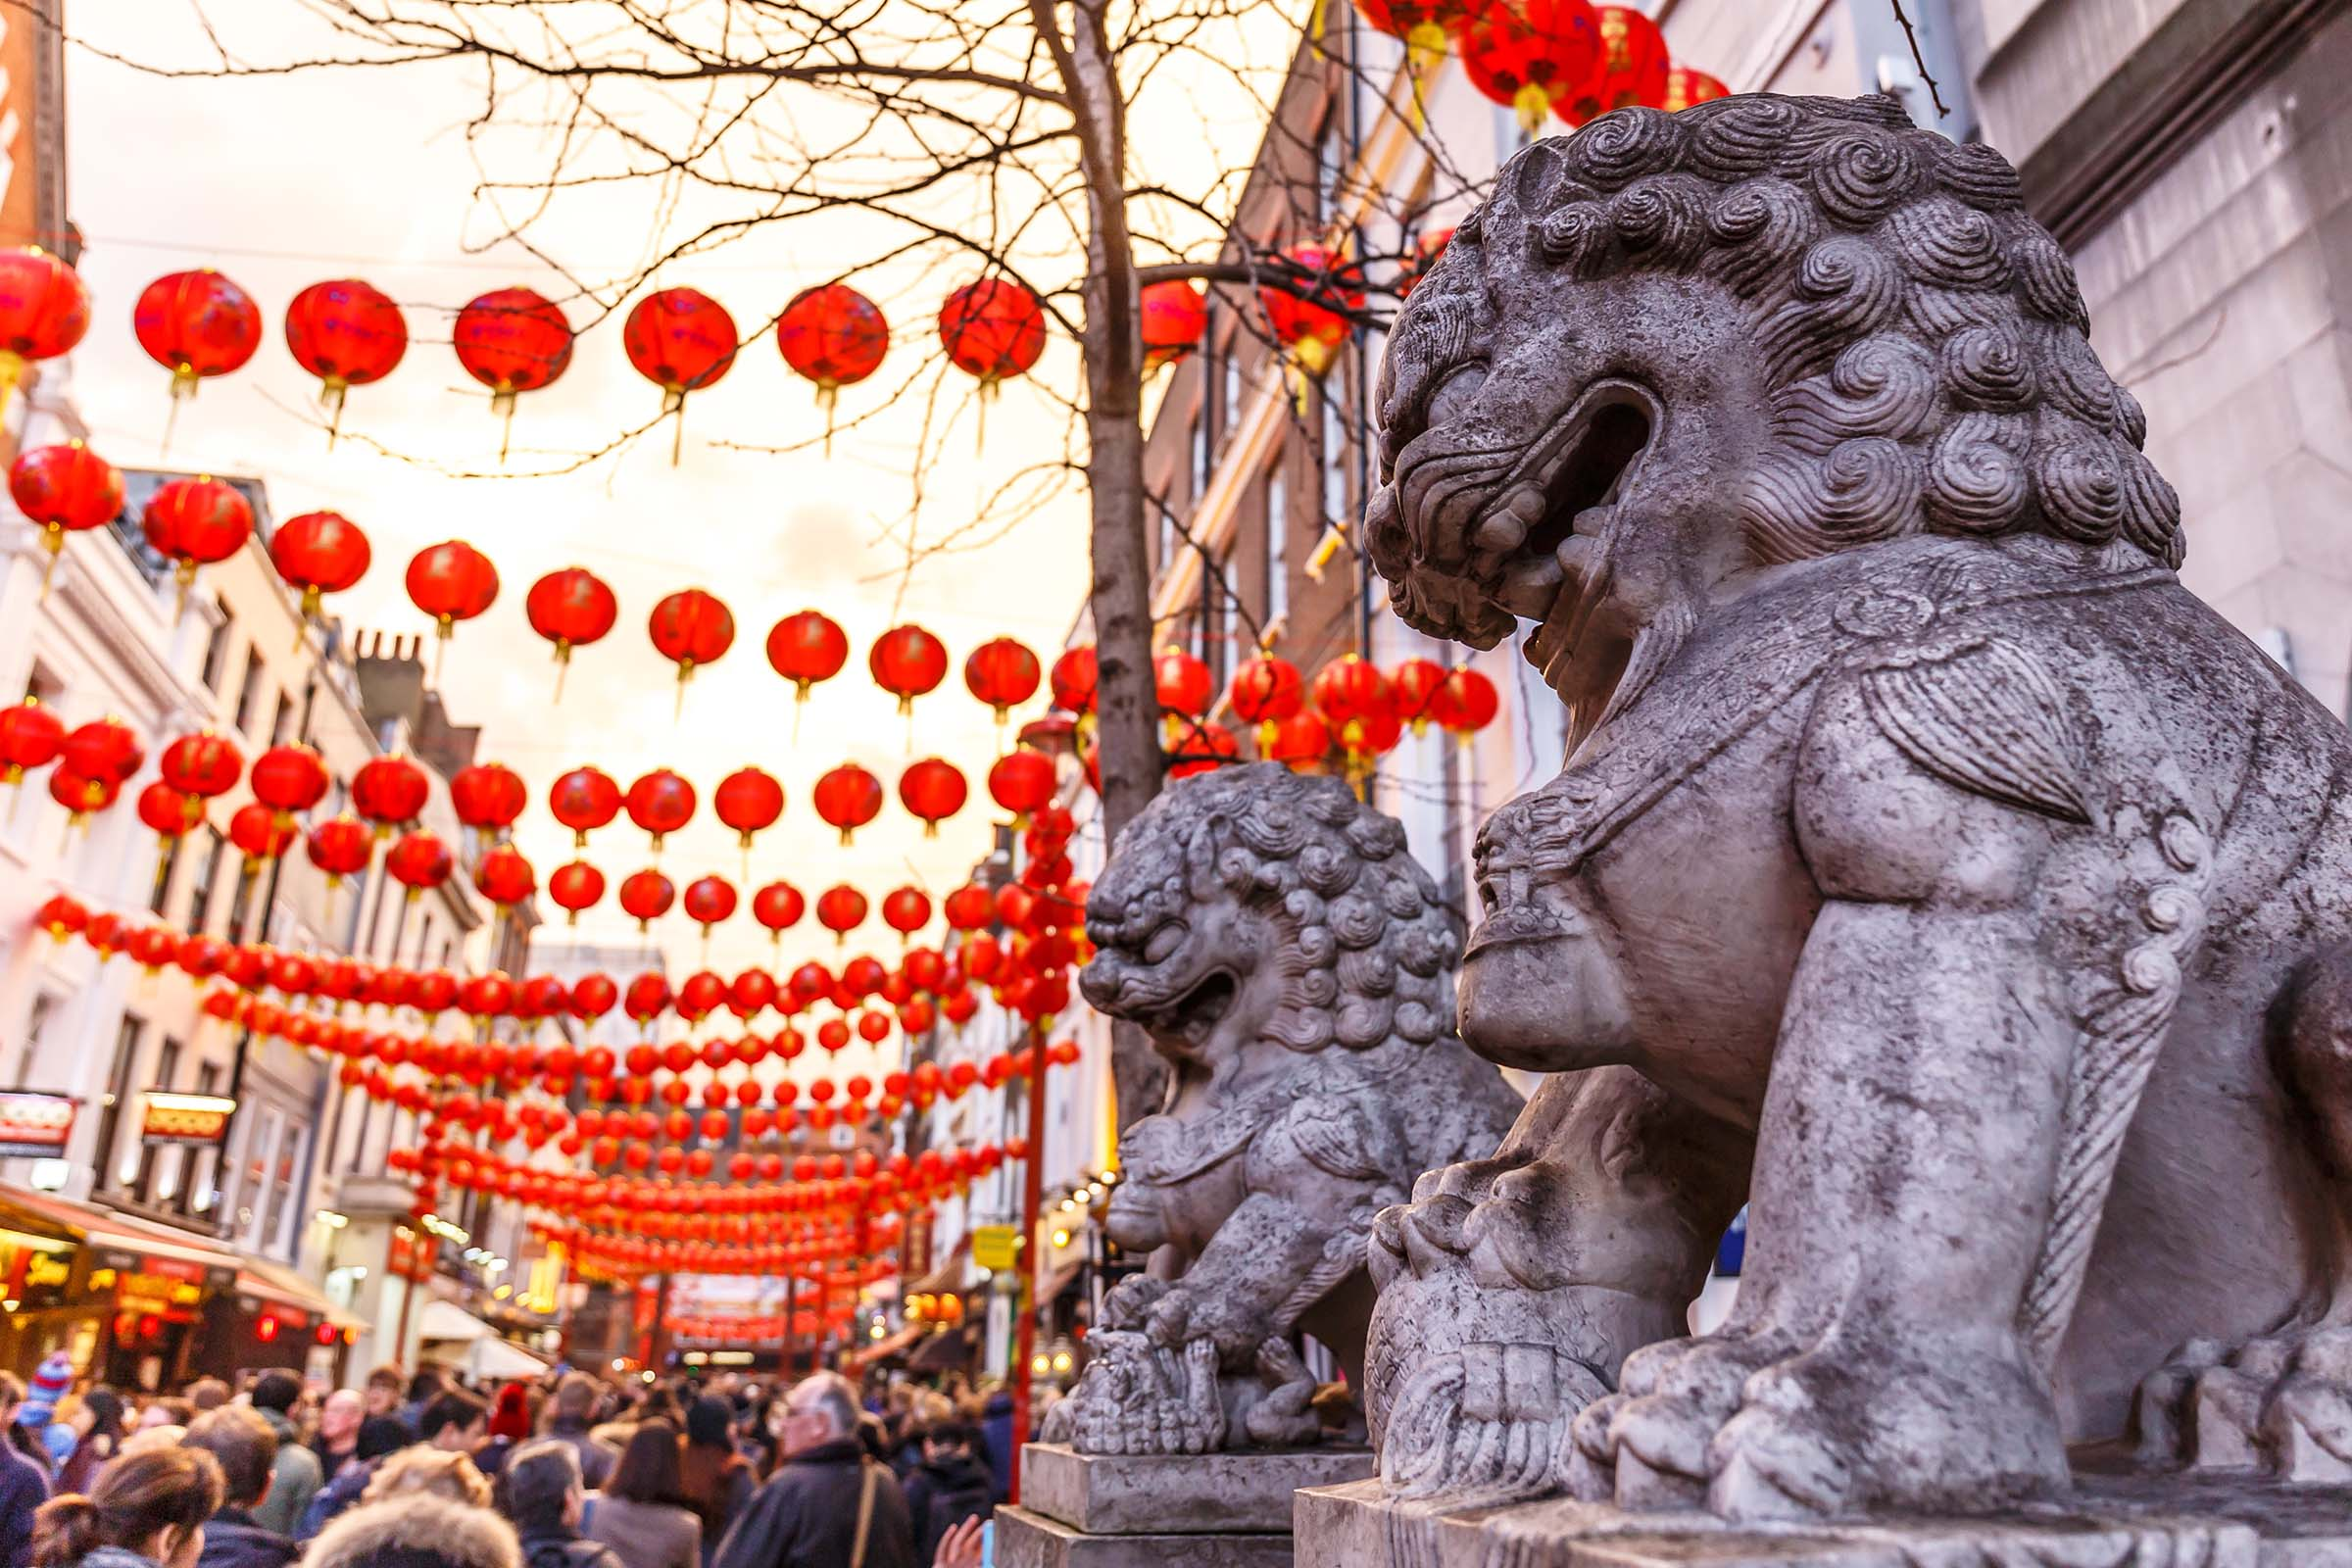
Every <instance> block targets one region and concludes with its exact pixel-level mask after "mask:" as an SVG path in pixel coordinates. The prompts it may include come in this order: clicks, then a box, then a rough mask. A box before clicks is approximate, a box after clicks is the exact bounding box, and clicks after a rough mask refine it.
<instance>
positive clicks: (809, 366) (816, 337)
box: [776, 283, 890, 446]
mask: <svg viewBox="0 0 2352 1568" xmlns="http://www.w3.org/2000/svg"><path fill="white" fill-rule="evenodd" d="M889 349H890V323H889V322H888V321H887V320H885V319H883V316H882V310H881V307H880V306H878V305H876V304H875V303H874V302H873V301H872V300H869V299H867V298H866V297H865V296H864V295H862V294H860V293H858V291H857V290H856V289H854V288H852V287H850V286H849V285H848V284H847V283H824V284H820V285H818V286H817V287H815V288H805V289H803V290H801V292H799V293H798V294H795V295H794V296H793V297H792V303H791V304H789V305H787V306H785V307H784V314H783V315H782V316H779V317H778V318H776V350H777V352H778V353H780V354H782V355H783V356H784V363H785V364H787V365H789V366H791V367H792V368H793V369H795V370H796V371H798V372H799V373H800V374H802V375H804V376H806V377H807V378H808V379H809V380H811V381H814V382H815V383H816V403H817V407H819V408H821V409H823V410H824V411H825V440H826V443H827V445H828V446H830V445H831V442H832V439H833V405H834V403H835V402H836V401H837V400H838V399H839V397H840V394H841V389H842V388H843V387H845V386H854V385H856V384H857V383H858V382H859V381H862V380H864V379H865V378H866V377H867V376H869V375H871V374H873V373H874V372H875V371H876V370H878V369H880V368H882V356H883V355H884V354H885V353H887V352H888V351H889Z"/></svg>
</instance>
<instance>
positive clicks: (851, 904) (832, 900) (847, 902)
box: [816, 882, 866, 946]
mask: <svg viewBox="0 0 2352 1568" xmlns="http://www.w3.org/2000/svg"><path fill="white" fill-rule="evenodd" d="M865 911H866V902H865V895H864V894H862V893H860V892H858V890H857V889H856V888H854V887H851V886H850V885H849V884H848V883H846V882H844V883H840V884H838V885H836V886H834V887H829V888H827V889H825V891H824V892H822V893H819V894H818V895H817V896H816V923H817V924H818V925H821V926H823V927H824V928H825V929H826V930H828V931H830V932H832V933H833V940H834V942H835V944H836V945H837V946H838V945H842V944H846V943H847V942H848V941H849V940H850V933H851V932H853V931H855V930H857V929H858V927H859V926H861V925H863V924H865Z"/></svg>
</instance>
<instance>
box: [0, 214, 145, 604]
mask: <svg viewBox="0 0 2352 1568" xmlns="http://www.w3.org/2000/svg"><path fill="white" fill-rule="evenodd" d="M10 254H14V253H9V252H0V257H5V256H7V255H10ZM6 286H7V280H6V273H5V271H4V270H0V291H4V290H5V289H6ZM4 298H5V296H4V294H0V300H4ZM10 358H11V356H9V354H8V352H7V351H6V350H5V349H0V367H5V365H6V364H7V363H8V362H9V360H10ZM10 373H11V372H9V371H7V370H6V369H5V368H0V403H4V402H5V401H6V392H7V386H8V385H9V384H10V383H9V381H8V379H7V377H8V376H9V374H10ZM8 493H9V497H10V499H11V500H13V501H15V502H16V504H17V510H18V511H19V512H22V513H23V514H25V516H26V517H28V518H30V519H31V520H32V521H33V523H34V524H36V525H37V526H38V527H39V528H40V530H41V548H42V549H43V550H46V551H48V552H49V559H50V561H51V562H55V561H56V559H57V554H58V552H59V551H61V550H63V549H65V548H66V535H67V534H69V533H80V532H83V531H85V530H87V529H91V528H98V527H103V526H104V525H105V524H107V523H110V522H112V521H114V520H115V519H116V518H117V517H119V516H121V515H123V473H122V470H121V469H119V468H117V467H116V466H114V465H113V464H111V463H109V462H107V461H106V460H105V459H104V458H102V457H100V456H99V455H98V454H97V453H95V452H92V451H91V450H90V449H89V448H88V447H86V446H83V445H82V444H81V443H80V442H79V441H78V440H75V441H61V442H59V443H58V444H57V445H55V446H47V447H33V448H31V449H30V450H28V451H25V452H21V453H19V454H18V455H17V461H16V462H14V463H12V464H10V465H9V466H8ZM42 577H43V581H44V582H46V581H47V568H46V567H44V568H43V573H42Z"/></svg>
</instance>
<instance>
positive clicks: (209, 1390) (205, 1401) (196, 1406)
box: [181, 1378, 228, 1425]
mask: <svg viewBox="0 0 2352 1568" xmlns="http://www.w3.org/2000/svg"><path fill="white" fill-rule="evenodd" d="M186 1398H187V1401H188V1409H189V1411H190V1416H189V1419H190V1420H193V1419H194V1418H195V1417H196V1416H200V1415H202V1414H204V1412H205V1411H207V1410H218V1409H220V1408H221V1406H222V1405H224V1404H226V1403H227V1402H228V1385H227V1384H225V1383H223V1382H221V1380H220V1379H219V1378H198V1379H197V1380H196V1381H195V1382H193V1383H191V1384H189V1385H188V1387H187V1390H186ZM181 1424H182V1425H185V1424H186V1423H185V1422H183V1423H181Z"/></svg>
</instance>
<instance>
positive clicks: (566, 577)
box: [522, 566, 620, 699]
mask: <svg viewBox="0 0 2352 1568" xmlns="http://www.w3.org/2000/svg"><path fill="white" fill-rule="evenodd" d="M522 613H523V614H524V616H525V617H526V618H527V619H529V621H530V623H531V630H533V631H535V632H537V633H538V634H539V635H540V636H542V637H544V638H546V639H547V640H548V641H549V642H551V643H554V644H555V645H556V662H557V664H559V665H568V664H569V663H570V662H571V651H572V650H573V649H574V648H585V647H587V646H588V645H589V644H590V643H593V642H598V641H601V640H602V639H603V638H604V636H605V634H606V633H607V632H610V631H611V630H612V629H613V621H615V620H616V619H618V618H619V616H620V604H619V601H617V600H615V599H614V598H613V590H612V589H611V588H609V587H607V586H606V585H605V581H604V579H603V578H601V577H599V576H598V575H597V574H596V573H595V572H593V571H590V570H589V569H588V568H587V567H585V566H565V567H564V569H563V570H561V571H551V572H549V573H548V574H547V575H546V576H544V577H542V578H540V579H539V580H538V581H537V582H535V583H533V584H531V591H530V592H529V593H528V594H526V595H524V596H523V601H522ZM563 695H564V676H563V673H562V671H561V670H559V671H558V673H557V675H556V696H557V697H558V698H559V699H561V698H562V697H563Z"/></svg>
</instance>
